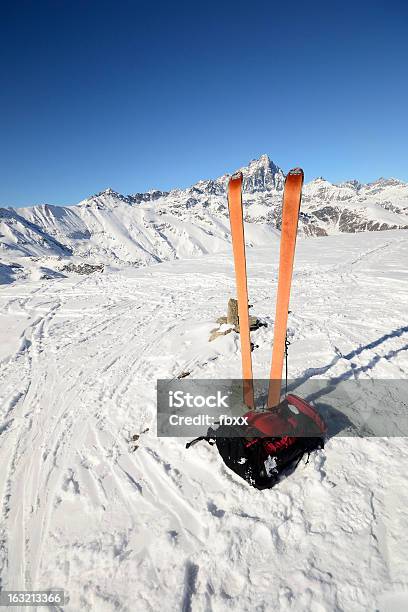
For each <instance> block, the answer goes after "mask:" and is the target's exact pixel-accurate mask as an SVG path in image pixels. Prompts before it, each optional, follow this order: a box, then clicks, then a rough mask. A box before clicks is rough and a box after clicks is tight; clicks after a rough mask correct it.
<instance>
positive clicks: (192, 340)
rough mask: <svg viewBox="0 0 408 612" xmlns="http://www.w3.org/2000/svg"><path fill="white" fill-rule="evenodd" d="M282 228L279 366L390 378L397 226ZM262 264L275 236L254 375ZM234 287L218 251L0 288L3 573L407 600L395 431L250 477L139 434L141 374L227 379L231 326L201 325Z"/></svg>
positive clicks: (308, 606) (101, 594)
mask: <svg viewBox="0 0 408 612" xmlns="http://www.w3.org/2000/svg"><path fill="white" fill-rule="evenodd" d="M119 206H120V205H119V204H118V207H119ZM114 210H115V209H113V211H112V213H111V214H110V215H109V223H108V221H104V223H106V225H105V230H106V232H109V233H111V234H112V236H113V233H114V231H115V232H116V231H122V229H121V228H123V227H124V226H125V225H121V226H120V229H119V230H117V226H116V225H115V223H119V222H118V221H117V217H116V215H115V214H114ZM100 212H101V211H100ZM43 214H44V215H46V214H47V213H46V211H44V212H43ZM53 214H54V213H53ZM60 214H61V215H62V221H61V223H62V222H63V223H64V224H66V225H67V226H68V225H70V227H71V232H82V231H84V230H83V229H82V226H80V225H78V224H77V221H76V219H77V217H71V216H70V214H69V211H68V212H61V213H60ZM75 214H76V213H75ZM83 214H84V215H85V213H83ZM87 214H89V220H87V227H88V223H89V224H90V223H91V219H92V222H93V223H95V227H97V224H102V220H101V218H100V217H98V214H97V212H96V211H94V210H92V211H89V212H88V213H87ZM143 214H147V213H143ZM54 216H55V215H54ZM78 218H79V217H78ZM84 218H85V217H84ZM81 219H82V217H81ZM122 221H123V218H122V217H121V222H122ZM49 223H51V221H50V222H49ZM52 223H54V221H52ZM123 223H124V222H123ZM128 223H130V221H129V220H128ZM127 231H129V226H127ZM135 235H136V234H135ZM138 239H139V241H140V243H141V244H143V245H144V246H145V245H146V244H147V240H148V238H147V237H146V235H144V236H139V238H138ZM258 239H259V240H260V239H261V238H260V237H258V236H254V237H253V240H254V241H256V240H258ZM144 240H145V241H146V242H143V241H144ZM298 244H299V248H298V251H297V260H296V269H295V276H294V285H293V299H292V302H291V311H292V314H291V316H290V321H289V333H290V337H291V341H292V345H291V357H290V373H291V375H292V376H298V377H301V376H306V377H316V376H319V377H323V378H329V377H331V376H338V375H341V374H344V375H345V376H348V375H351V376H354V377H357V378H365V379H370V378H371V379H376V378H394V379H398V378H406V377H407V374H408V348H407V338H408V330H407V320H406V313H407V309H408V293H407V281H408V272H407V270H408V266H407V263H408V242H407V240H406V232H405V231H403V230H401V231H388V232H375V233H362V234H353V235H351V234H347V235H335V236H329V237H323V238H309V239H300V240H299V243H298ZM84 248H85V245H84ZM110 248H112V249H119V248H120V246H119V244H117V243H116V241H115V239H114V238H112V243H111V247H110ZM123 248H124V249H129V250H130V249H131V248H132V245H131V244H128V243H124V246H123ZM117 252H118V253H121V251H119V250H118V251H117ZM194 255H195V253H194ZM277 261H278V241H277V240H276V239H275V238H274V237H272V238H271V239H270V240H269V243H268V247H267V248H259V247H258V248H254V249H250V250H249V266H248V267H249V292H250V297H251V303H253V304H254V309H253V311H254V313H255V314H257V315H258V316H260V317H262V318H263V320H264V321H265V322H266V323H267V324H268V325H267V327H263V328H261V329H259V330H258V331H257V332H255V333H254V334H253V339H254V341H255V344H257V345H258V348H257V349H256V350H255V351H254V353H253V356H254V369H255V372H256V375H257V376H259V377H262V376H266V375H267V372H268V370H269V360H270V353H271V340H272V326H273V316H272V313H273V312H274V293H275V292H274V288H275V287H276V278H277ZM234 293H235V291H234V276H233V268H232V257H231V254H230V253H228V255H227V256H226V255H225V254H209V255H203V256H201V257H198V258H197V257H196V258H194V259H184V260H182V261H175V262H166V263H162V264H159V265H154V266H149V267H144V268H139V269H132V268H129V267H127V268H122V269H119V268H116V269H113V268H109V267H106V268H105V271H104V273H103V274H94V275H90V276H85V277H74V276H72V277H70V278H60V279H53V280H37V281H33V280H32V281H29V282H28V281H27V282H25V283H24V284H22V283H14V284H8V285H5V286H3V287H2V288H0V303H1V310H0V312H1V327H0V329H1V337H0V351H1V352H0V360H1V361H0V364H1V365H0V382H1V384H0V395H1V399H0V410H1V413H0V440H1V444H0V466H1V469H0V498H1V511H0V576H1V581H2V586H3V588H7V589H12V588H15V589H23V588H26V589H28V588H37V589H40V588H49V587H50V586H54V587H62V588H64V589H65V591H66V592H67V593H68V595H69V603H68V604H67V605H66V607H65V608H64V609H65V610H67V611H68V612H77V611H78V610H81V612H82V611H88V610H92V611H95V612H108V611H109V612H110V611H112V612H113V611H114V610H121V611H129V612H134V611H136V612H139V611H140V612H142V611H143V612H144V611H146V610H155V611H156V610H158V609H164V610H194V611H200V610H202V611H204V610H214V611H218V610H220V611H221V610H229V609H231V610H245V611H246V610H248V611H252V610H279V611H286V610H288V611H289V610H290V611H291V612H294V611H296V612H297V611H298V612H305V611H310V612H327V611H332V610H338V611H344V612H360V611H361V612H363V611H364V612H366V611H367V610H380V612H385V611H390V610H405V609H408V566H407V556H406V550H405V548H406V547H405V546H404V545H403V544H402V543H403V542H404V540H405V539H406V535H407V533H408V491H407V487H406V477H405V474H406V470H407V469H408V444H407V441H406V439H404V438H390V439H385V438H368V439H358V438H342V437H339V436H335V437H331V439H330V440H329V441H328V442H327V445H326V448H325V450H324V451H320V452H318V453H316V454H314V455H313V456H312V457H311V459H310V462H309V464H307V465H305V463H304V462H302V463H301V464H300V465H299V467H298V468H297V470H296V471H295V473H294V474H292V475H291V476H290V477H289V478H287V479H286V480H283V481H282V482H281V483H280V484H279V485H278V486H277V487H275V488H274V489H272V490H270V491H263V492H260V491H256V490H255V489H252V488H250V487H249V486H248V485H246V483H244V482H243V481H241V480H240V479H239V478H238V477H236V476H235V475H234V474H232V473H231V472H229V471H228V470H227V469H226V468H225V466H224V464H223V463H222V461H221V460H220V458H219V457H218V455H217V453H216V451H215V450H214V449H213V448H211V447H209V446H208V445H206V444H204V443H203V444H201V445H197V446H195V447H194V448H193V449H190V450H189V451H186V450H185V448H184V441H183V440H181V439H165V438H157V437H156V432H155V418H154V413H155V384H156V379H157V378H158V377H165V378H172V377H176V376H178V375H179V374H180V373H181V372H185V371H189V372H191V374H190V376H191V377H203V378H220V377H226V378H229V377H236V376H239V374H240V353H239V338H238V337H237V335H236V334H233V333H232V334H228V335H226V336H223V337H220V338H218V339H217V340H216V341H214V342H211V343H209V342H208V336H209V333H210V331H211V329H213V328H214V326H215V320H216V318H217V317H219V316H220V315H221V314H224V311H225V306H226V302H227V299H228V297H230V296H233V295H234ZM358 412H359V407H358V406H356V407H355V417H356V418H358V417H359V414H358ZM146 428H149V431H147V432H145V433H142V432H143V431H145V429H146ZM134 434H140V440H139V448H138V449H137V450H136V451H134V452H133V451H132V447H133V445H132V444H131V442H130V441H131V438H132V436H133V435H134Z"/></svg>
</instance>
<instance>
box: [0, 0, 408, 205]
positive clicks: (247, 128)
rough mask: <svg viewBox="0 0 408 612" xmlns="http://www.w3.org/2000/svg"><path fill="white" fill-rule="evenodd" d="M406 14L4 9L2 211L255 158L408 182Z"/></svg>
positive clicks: (227, 6) (14, 3) (78, 5)
mask: <svg viewBox="0 0 408 612" xmlns="http://www.w3.org/2000/svg"><path fill="white" fill-rule="evenodd" d="M407 4H408V3H407V2H405V1H400V2H398V1H394V0H388V1H387V2H376V1H375V0H372V1H371V2H358V1H354V2H348V1H344V2H336V1H333V2H332V1H330V2H329V1H327V0H326V1H325V2H319V1H317V2H314V1H313V0H311V1H304V2H296V1H290V2H283V1H281V2H273V1H271V0H269V1H265V2H260V1H257V0H253V1H251V2H250V1H248V0H246V1H245V2H241V1H240V0H234V1H231V2H222V0H220V1H219V2H213V0H205V1H202V2H201V1H200V0H189V1H188V2H178V1H177V0H175V1H174V2H170V1H164V2H163V1H161V0H148V1H146V2H144V1H140V2H139V1H137V0H131V1H130V0H116V1H110V2H107V1H105V0H97V1H94V0H83V1H81V2H79V1H77V0H65V1H62V0H52V1H51V0H50V1H48V2H46V1H43V0H31V1H24V0H9V1H5V2H2V5H1V6H2V11H1V19H0V30H1V31H0V51H1V53H0V66H1V84H0V121H1V131H0V205H3V206H4V205H15V206H23V205H28V204H35V203H42V202H48V203H55V204H64V203H67V204H68V203H76V202H77V201H79V200H80V199H82V198H84V197H86V196H88V195H90V194H92V193H95V192H96V191H99V190H102V189H104V188H106V187H112V188H113V189H116V190H117V191H120V192H122V193H132V192H135V191H144V190H147V189H149V188H153V187H157V188H162V189H168V188H171V187H176V186H187V185H190V184H192V183H194V182H195V181H196V180H199V179H200V178H210V177H216V176H219V175H220V174H223V173H224V172H230V171H232V170H234V169H235V168H237V167H239V166H241V165H243V164H245V163H247V162H248V161H249V160H250V159H252V158H254V157H258V156H259V155H261V154H262V153H268V154H269V156H270V157H271V158H272V159H273V160H274V161H275V162H276V163H277V164H278V165H280V166H281V167H282V168H283V169H284V170H285V171H286V170H288V169H289V168H290V167H292V166H294V165H298V164H300V165H302V166H303V167H304V169H305V173H306V180H311V179H312V178H314V177H316V176H320V175H322V176H324V177H325V178H327V179H329V180H331V181H340V180H344V179H347V178H358V179H360V180H363V181H370V180H374V179H376V178H378V177H379V176H396V177H397V178H401V179H403V180H408V164H407V162H408V154H407V152H408V127H407V126H408V120H407V108H408V85H407V79H408V68H407V65H408V42H407V40H408V35H407V32H408V9H407Z"/></svg>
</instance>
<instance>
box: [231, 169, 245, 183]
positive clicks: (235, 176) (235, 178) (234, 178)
mask: <svg viewBox="0 0 408 612" xmlns="http://www.w3.org/2000/svg"><path fill="white" fill-rule="evenodd" d="M231 181H242V172H234V174H233V175H232V176H231V178H230V183H231Z"/></svg>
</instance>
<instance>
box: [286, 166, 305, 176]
mask: <svg viewBox="0 0 408 612" xmlns="http://www.w3.org/2000/svg"><path fill="white" fill-rule="evenodd" d="M299 174H300V175H301V176H303V175H304V173H303V170H302V168H292V170H289V172H288V176H289V175H291V176H296V175H299Z"/></svg>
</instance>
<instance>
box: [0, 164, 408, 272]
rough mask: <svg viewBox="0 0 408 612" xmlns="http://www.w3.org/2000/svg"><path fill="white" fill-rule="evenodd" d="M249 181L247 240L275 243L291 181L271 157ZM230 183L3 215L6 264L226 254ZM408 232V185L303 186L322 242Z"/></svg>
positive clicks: (110, 195) (311, 224) (104, 196)
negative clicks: (362, 234) (358, 234)
mask: <svg viewBox="0 0 408 612" xmlns="http://www.w3.org/2000/svg"><path fill="white" fill-rule="evenodd" d="M241 170H242V172H243V174H244V206H245V220H246V221H247V222H248V223H247V227H246V240H247V243H248V245H249V246H252V245H255V246H262V245H264V244H268V243H269V242H270V240H271V237H272V238H273V236H274V235H275V234H276V231H277V229H279V226H280V218H281V202H282V192H283V186H284V180H285V174H284V172H283V170H282V169H281V168H279V167H278V166H276V165H275V164H274V163H273V162H272V161H271V160H270V159H269V157H268V156H267V155H262V156H261V157H260V158H259V159H257V160H253V161H251V162H250V163H249V165H248V166H246V167H244V168H242V169H241ZM227 182H228V175H224V176H221V177H220V178H217V179H215V180H202V181H199V182H198V183H196V184H195V185H193V186H192V187H189V188H187V189H173V190H172V191H169V192H163V191H158V190H152V191H149V192H147V193H135V194H132V195H122V194H120V193H117V192H115V191H113V190H112V189H107V190H105V191H103V192H101V193H98V194H96V195H94V196H91V197H89V198H87V199H86V200H83V201H82V202H80V203H79V204H77V205H75V206H50V205H40V206H34V207H30V208H19V209H13V208H0V255H1V256H4V258H5V259H6V260H8V261H10V258H11V259H13V258H14V259H15V258H16V257H17V258H19V257H21V256H31V257H39V258H43V257H47V258H49V257H54V258H55V257H56V258H66V257H71V256H74V257H75V256H76V257H79V258H85V259H86V260H87V261H92V262H95V263H101V262H102V263H110V264H120V265H122V264H132V265H137V266H140V265H146V264H150V263H154V262H159V261H163V260H171V259H180V258H183V257H192V256H195V255H199V254H205V253H216V252H220V251H223V250H225V249H227V248H228V243H229V241H230V229H229V220H228V211H227V198H226V186H227ZM406 228H408V184H407V183H403V182H401V181H398V180H396V179H379V180H378V181H375V182H374V183H370V184H368V185H362V184H360V183H359V182H358V181H355V180H353V181H349V182H346V183H341V184H339V185H334V184H332V183H330V182H328V181H326V180H324V179H323V178H318V179H315V180H313V181H311V182H310V183H308V184H306V185H305V186H304V190H303V203H302V212H301V219H300V224H299V232H300V234H302V235H305V236H314V235H317V236H321V235H327V234H337V233H342V232H352V233H354V232H361V231H371V230H386V229H406Z"/></svg>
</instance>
